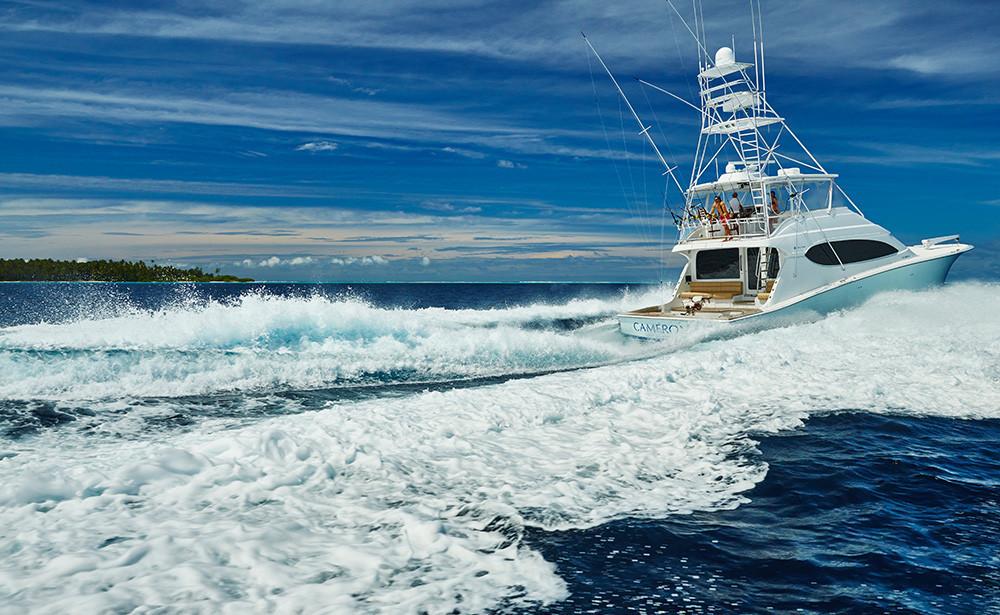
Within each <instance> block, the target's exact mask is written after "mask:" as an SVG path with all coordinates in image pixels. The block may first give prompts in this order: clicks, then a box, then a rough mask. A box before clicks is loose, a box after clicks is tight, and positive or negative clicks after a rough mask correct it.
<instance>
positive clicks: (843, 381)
mask: <svg viewBox="0 0 1000 615" xmlns="http://www.w3.org/2000/svg"><path fill="white" fill-rule="evenodd" d="M998 301H1000V287H998V286H996V285H987V284H961V285H955V286H950V287H946V288H942V289H937V290H933V291H928V292H923V293H895V294H886V295H881V296H879V297H876V298H875V299H874V300H872V301H870V302H869V303H868V304H866V305H864V306H862V307H861V308H859V309H856V310H852V311H847V312H843V313H838V314H834V315H831V316H829V317H828V318H825V319H823V320H820V321H817V322H812V323H806V324H800V325H795V326H789V327H785V328H780V329H773V330H768V331H762V332H757V333H753V334H748V335H743V336H738V337H734V338H731V339H725V340H714V341H713V340H709V341H704V342H702V343H698V344H694V345H692V346H690V347H684V348H676V349H674V351H673V352H662V353H660V354H658V355H657V356H652V357H651V356H648V354H643V353H645V352H647V351H648V349H649V348H655V347H656V346H657V345H655V344H639V345H637V346H636V347H638V348H639V349H641V352H638V353H637V354H638V358H635V359H634V360H629V361H624V362H623V361H622V359H623V358H628V357H629V356H634V355H630V353H633V352H635V351H634V347H633V345H632V344H629V343H626V342H623V341H621V340H616V339H614V338H613V337H605V338H602V337H601V336H599V335H595V336H594V337H592V338H591V337H588V336H580V335H579V332H574V331H565V330H555V329H548V328H545V327H542V328H540V329H539V328H530V329H529V328H526V326H525V323H528V322H535V321H537V320H538V319H539V318H540V317H539V314H540V313H546V314H547V315H546V316H545V318H552V317H553V316H552V314H560V315H566V316H556V317H576V316H577V315H579V314H580V313H581V312H585V313H587V314H590V315H593V316H594V318H595V319H596V320H600V319H602V318H605V317H606V316H607V315H608V314H610V313H612V312H614V311H616V310H617V309H619V308H618V306H617V305H613V302H603V303H601V302H599V303H598V304H595V305H594V306H592V307H588V308H586V309H575V308H573V307H571V306H569V304H567V305H565V306H538V307H537V308H531V307H529V308H517V309H515V310H495V311H485V312H478V311H464V312H463V311H452V312H447V311H442V310H401V311H394V310H379V309H375V308H372V307H371V306H367V305H365V304H361V303H352V302H331V301H326V300H319V299H309V300H293V301H284V300H273V299H268V298H263V297H261V298H244V299H242V300H241V301H240V302H238V303H236V304H233V305H216V304H211V305H206V306H203V307H199V308H197V309H192V310H187V311H167V312H162V313H148V314H139V315H129V316H121V317H119V320H115V319H107V320H102V321H93V322H85V323H75V324H72V325H34V326H25V327H18V328H14V329H6V330H3V331H2V333H0V348H2V352H3V353H4V356H5V357H6V358H5V359H4V360H5V361H10V362H11V364H12V365H14V366H15V367H14V368H15V369H18V370H21V371H19V372H18V374H19V378H28V377H30V378H31V379H30V382H29V383H28V384H24V383H18V384H15V383H13V382H11V381H10V379H9V378H5V379H4V380H3V381H2V382H3V386H4V387H11V388H5V389H3V390H4V391H5V393H4V394H5V395H7V396H11V395H21V396H29V395H35V396H38V397H45V396H49V395H79V394H84V393H87V392H89V390H88V389H81V388H74V387H75V385H72V384H71V380H72V379H73V378H75V379H76V380H81V379H85V378H86V377H90V378H91V381H93V382H97V381H100V382H105V384H104V385H102V386H107V387H112V386H114V383H115V382H122V381H123V382H124V383H125V384H123V385H122V387H123V389H122V391H121V393H120V395H122V396H123V397H127V396H129V395H135V394H142V393H143V392H144V391H149V390H163V389H164V388H170V390H172V391H174V392H179V391H182V390H183V391H186V392H188V393H190V392H193V391H217V390H221V389H225V388H227V387H229V388H231V387H232V386H233V383H238V384H237V385H236V386H239V387H256V386H276V385H289V384H291V385H293V386H301V385H302V383H311V382H313V381H312V380H310V379H309V378H305V379H302V380H295V378H296V376H295V375H294V374H293V370H294V365H295V363H296V361H301V362H302V363H303V364H304V365H305V366H309V365H310V361H311V356H312V355H317V356H319V357H328V358H330V360H331V361H332V360H334V359H335V358H336V357H345V356H346V357H349V360H347V359H344V360H343V362H344V363H348V362H351V361H355V362H361V361H365V360H366V361H368V363H365V365H368V366H369V367H367V368H366V369H368V370H369V371H372V372H380V370H381V372H384V371H386V368H385V365H386V364H387V363H388V364H390V365H396V364H397V363H395V362H396V361H403V362H404V364H405V365H406V366H407V368H409V369H425V370H426V371H427V373H434V374H453V373H466V374H467V373H484V372H496V371H503V369H507V368H510V369H513V370H522V369H524V368H525V366H527V367H528V368H529V369H551V368H560V367H566V366H579V365H587V364H601V363H608V362H612V361H614V362H613V363H612V364H604V365H597V366H596V367H593V368H591V369H584V370H574V371H563V372H556V373H547V374H544V375H538V376H535V377H531V378H523V379H518V380H509V381H506V382H501V383H497V384H490V385H484V386H476V387H469V388H461V389H452V390H446V391H425V392H420V393H415V394H412V395H406V396H399V397H388V398H376V399H368V400H365V401H360V402H343V401H339V402H337V401H335V402H329V403H326V404H325V405H324V406H323V407H322V408H321V409H319V410H316V411H310V412H301V413H298V414H289V415H285V416H280V417H274V418H269V419H262V420H258V421H255V422H252V423H249V424H242V425H238V426H230V427H229V428H227V429H223V428H221V426H218V425H211V424H205V425H203V426H202V427H201V428H200V429H197V430H189V431H179V432H160V433H157V434H154V435H153V436H147V437H145V438H127V439H115V438H97V439H89V440H88V439H84V438H79V439H77V440H74V439H72V437H71V436H69V435H67V433H66V432H65V431H64V430H50V431H47V432H43V433H41V434H40V435H38V436H37V437H35V438H34V439H32V440H31V441H30V442H23V441H17V440H15V441H11V442H9V443H7V444H0V446H2V447H3V449H2V450H0V524H2V526H3V527H17V528H19V532H18V534H17V536H16V537H14V536H12V535H8V536H7V537H5V538H3V539H2V541H0V553H3V555H4V558H3V564H0V579H2V580H3V582H2V583H0V586H2V587H9V588H12V591H11V594H10V595H9V596H8V597H7V598H6V602H7V604H9V605H11V606H12V607H16V608H21V609H25V610H31V609H33V608H38V607H40V606H41V605H45V607H46V608H49V609H51V610H53V611H57V610H60V609H69V610H84V611H89V612H98V611H102V610H129V609H132V608H136V607H138V606H140V605H145V606H147V607H148V608H155V607H156V606H167V605H169V607H168V608H178V609H182V610H185V611H193V612H216V611H220V610H222V609H223V606H224V607H225V608H227V609H232V610H234V611H235V610H239V609H240V608H242V609H244V610H248V611H253V612H270V611H280V612H296V611H300V610H318V609H324V610H327V611H330V612H345V613H347V612H358V611H361V612H413V613H417V612H429V613H449V612H453V611H454V610H459V611H467V612H476V611H482V610H484V609H490V608H503V607H506V606H512V605H527V604H535V603H546V602H552V601H556V600H559V599H560V598H562V597H564V596H565V595H566V587H565V584H564V583H563V581H562V580H561V578H560V576H559V571H558V570H556V569H555V568H554V567H553V566H552V565H551V564H549V563H548V562H546V561H545V560H544V559H543V558H542V557H541V556H540V555H539V554H538V553H537V552H536V551H534V550H533V549H531V547H530V545H527V544H525V543H524V542H523V541H522V534H523V531H524V529H525V528H526V527H536V528H543V529H561V528H581V527H589V526H593V525H595V524H600V523H604V522H607V521H609V520H611V519H616V518H621V517H636V516H638V517H658V516H664V515H669V514H684V513H688V512H691V511H712V510H720V509H728V508H734V507H737V506H739V505H740V503H741V502H743V501H745V497H746V496H745V495H744V494H745V493H746V492H747V491H748V490H749V489H751V488H752V487H753V486H754V485H756V484H757V483H758V482H759V481H761V480H762V479H763V478H764V476H765V474H766V472H767V466H766V464H764V463H763V462H762V461H761V459H760V457H759V454H758V453H757V450H756V438H758V437H759V436H760V435H762V434H768V433H775V432H778V431H781V430H788V429H793V428H795V427H797V426H800V425H801V424H802V422H803V421H805V420H807V419H808V417H809V416H811V415H814V414H816V413H818V412H839V411H855V412H879V413H913V414H918V415H942V416H953V417H959V418H965V419H975V418H982V417H1000V386H998V385H1000V314H997V313H995V310H989V309H988V308H989V306H993V305H997V304H998ZM518 310H520V312H519V311H518ZM574 312H575V313H574ZM334 314H336V317H334ZM251 315H252V316H253V317H252V318H251ZM331 340H335V342H332V341H331ZM331 343H335V344H337V345H335V346H330V344H331ZM383 343H384V344H386V345H388V349H387V350H385V351H382V350H381V349H379V344H383ZM197 348H202V349H205V350H209V351H211V352H218V353H219V354H218V355H217V356H215V355H213V358H212V360H211V361H209V362H208V363H205V364H201V365H202V367H203V368H204V369H218V368H219V367H220V366H226V365H228V364H227V363H226V359H224V357H227V356H229V354H226V353H233V354H235V355H237V356H239V355H240V354H241V353H243V354H251V355H253V353H249V349H255V351H259V352H257V355H259V356H256V357H255V359H254V360H255V361H258V362H257V363H255V364H254V366H255V367H248V368H246V372H239V371H238V370H237V372H236V373H235V374H234V373H229V372H226V373H224V374H223V375H222V376H218V375H215V376H214V379H211V380H204V381H199V380H198V379H197V377H196V375H197V373H196V370H194V369H193V368H191V369H190V370H189V371H179V372H176V373H174V372H169V374H170V375H169V377H160V378H153V379H151V380H148V381H146V382H145V384H140V382H142V381H141V380H140V378H139V377H138V374H140V373H142V372H140V371H136V370H134V369H132V371H128V370H126V371H125V372H124V373H125V374H133V375H135V377H134V378H133V379H132V380H129V379H128V378H125V379H112V378H108V379H107V380H106V381H101V380H100V378H99V377H98V376H99V374H98V372H97V371H96V370H97V369H98V368H97V367H95V368H93V369H94V371H93V372H88V371H86V370H82V369H80V368H79V366H80V365H84V363H77V361H79V360H80V358H79V357H80V355H79V354H78V353H81V352H83V353H85V355H84V356H89V357H90V358H89V359H88V360H90V361H92V362H97V361H98V359H97V358H95V357H97V356H100V357H101V358H100V360H101V361H107V360H108V359H107V358H106V357H105V355H107V356H108V357H110V356H112V355H113V354H114V353H115V352H124V353H126V354H129V353H138V354H134V356H133V358H135V357H146V356H156V355H157V353H171V352H178V353H180V352H184V353H192V352H194V351H195V349H197ZM98 349H99V350H98ZM265 349H266V352H265ZM32 353H35V354H32ZM86 353H90V354H89V355H88V354H86ZM142 353H153V355H148V354H142ZM282 353H287V354H289V355H290V356H291V357H293V359H294V360H292V361H290V362H289V364H288V368H287V370H285V369H284V368H280V369H279V368H274V372H270V373H268V374H266V375H265V376H263V377H260V376H257V375H255V374H254V370H255V369H262V368H261V366H264V365H271V366H274V365H282V364H281V363H279V362H270V363H269V362H268V361H272V359H271V357H270V356H269V355H271V354H273V355H281V354H282ZM365 353H367V358H364V356H363V355H364V354H365ZM482 355H485V358H484V357H483V356H482ZM25 356H27V357H28V358H27V359H24V358H23V357H25ZM185 356H186V355H185ZM22 360H23V361H27V362H29V363H30V362H31V361H36V363H34V364H32V365H33V366H34V369H36V370H42V369H44V370H50V371H51V370H56V369H59V366H60V365H61V366H64V367H65V368H66V369H67V370H77V371H75V373H74V374H73V376H72V378H71V377H66V379H65V380H56V381H46V380H44V376H45V375H44V374H34V375H31V370H30V369H27V368H25V367H24V366H23V365H20V366H18V365H17V362H18V361H22ZM317 360H319V359H317ZM37 361H48V363H37ZM141 361H142V359H141V358H140V359H139V362H140V363H141ZM60 362H61V363H60ZM91 364H92V365H100V366H101V368H104V367H105V366H106V365H108V364H107V363H103V364H101V363H91ZM329 365H332V363H330V364H329ZM4 369H11V365H8V366H7V367H5V368H4ZM130 369H131V368H130ZM185 369H187V368H185ZM226 369H229V368H228V367H227V368H226ZM352 369H354V368H352ZM463 370H465V371H463ZM477 370H478V371H477ZM153 371H155V370H152V369H150V370H149V373H150V374H152V373H153ZM364 371H365V370H364V369H358V370H357V372H353V373H363V372H364ZM241 373H242V374H244V376H242V377H243V378H244V379H243V380H241V376H240V374H241ZM340 373H343V372H338V374H340ZM275 374H280V375H275ZM81 377H83V378H81ZM341 377H342V376H341ZM317 378H318V376H317ZM332 381H334V380H331V379H330V378H329V376H327V377H326V379H325V380H322V382H323V383H327V384H328V383H329V382H332ZM151 382H153V383H157V384H156V385H155V386H151V385H149V383H151ZM227 382H228V383H230V384H225V383H227ZM130 383H131V384H130ZM144 387H145V388H144ZM156 387H161V388H156ZM171 387H172V388H171ZM94 390H95V391H96V390H100V391H101V392H102V395H109V394H110V388H109V389H99V387H98V388H96V389H94ZM175 403H177V404H182V403H185V401H184V400H183V399H177V400H176V401H175ZM288 403H297V402H295V401H289V402H288Z"/></svg>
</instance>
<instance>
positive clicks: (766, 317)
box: [618, 246, 971, 339]
mask: <svg viewBox="0 0 1000 615" xmlns="http://www.w3.org/2000/svg"><path fill="white" fill-rule="evenodd" d="M969 249H971V246H959V247H958V249H950V250H948V253H946V254H942V255H940V256H936V255H935V256H930V257H924V258H919V259H914V260H910V261H903V262H900V263H898V264H896V265H895V266H893V267H891V268H889V269H885V270H876V271H874V272H871V273H868V274H861V275H857V276H853V277H852V278H848V279H846V280H842V281H840V282H838V283H836V284H832V285H829V286H826V287H823V288H820V289H817V290H815V291H813V292H811V293H805V294H804V295H802V296H801V297H800V298H797V299H795V300H790V301H785V302H783V303H782V304H779V305H776V306H774V307H770V308H765V309H764V310H763V311H761V312H758V313H756V314H750V315H747V316H742V317H739V318H733V319H731V320H722V319H714V318H697V317H695V318H691V317H671V316H662V315H656V314H650V315H645V314H619V316H618V324H619V329H620V330H621V332H622V333H623V334H625V335H629V336H632V337H641V338H646V339H667V338H670V337H673V336H676V335H677V334H680V333H682V332H689V331H692V330H701V331H711V330H713V329H715V330H719V329H726V330H728V329H731V328H733V327H740V328H743V327H747V328H749V327H753V328H758V327H760V328H768V327H774V326H780V325H783V324H788V323H790V322H800V321H806V320H811V319H814V318H817V317H820V316H823V315H825V314H829V313H830V312H834V311H837V310H842V309H847V308H851V307H854V306H857V305H860V304H861V303H864V302H865V301H867V300H868V299H870V298H871V297H872V296H874V295H876V294H878V293H881V292H886V291H893V290H922V289H925V288H930V287H933V286H937V285H940V284H943V283H944V281H945V278H946V277H947V276H948V271H949V270H950V269H951V266H952V265H953V264H954V263H955V259H957V258H958V257H959V255H961V254H962V253H963V252H965V251H967V250H969ZM942 251H943V250H942Z"/></svg>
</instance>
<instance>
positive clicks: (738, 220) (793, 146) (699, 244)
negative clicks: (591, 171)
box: [584, 3, 972, 338]
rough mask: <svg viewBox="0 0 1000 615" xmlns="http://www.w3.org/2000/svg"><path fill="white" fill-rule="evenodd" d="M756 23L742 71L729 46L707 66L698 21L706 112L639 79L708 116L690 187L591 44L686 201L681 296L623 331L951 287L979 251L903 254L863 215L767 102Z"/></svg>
mask: <svg viewBox="0 0 1000 615" xmlns="http://www.w3.org/2000/svg"><path fill="white" fill-rule="evenodd" d="M670 6H671V8H672V9H673V8H674V7H673V5H672V4H671V5H670ZM751 6H753V4H752V3H751ZM674 11H675V12H676V9H674ZM678 17H680V14H679V13H678ZM681 19H682V20H683V17H682V18H681ZM752 21H753V32H754V44H753V51H754V58H753V60H754V61H753V62H738V61H737V60H736V56H735V53H734V52H733V49H731V48H730V47H728V46H727V47H722V48H720V49H718V51H717V52H716V53H715V54H714V55H712V56H710V55H709V54H708V53H707V51H706V48H705V38H704V33H703V26H701V27H699V24H698V23H697V22H696V24H695V28H694V29H693V30H692V29H691V28H690V27H689V28H688V30H689V32H691V34H692V36H693V37H694V38H695V39H696V41H697V43H698V47H699V57H700V58H701V60H700V61H699V71H698V85H699V92H700V104H697V105H696V104H693V103H690V102H687V101H685V100H683V99H682V98H681V97H679V96H676V95H675V94H672V93H670V92H668V91H667V90H664V89H663V88H660V87H658V86H655V85H653V84H651V83H648V82H645V81H641V80H640V81H641V83H642V84H644V85H645V86H648V87H652V88H654V89H656V90H659V91H660V92H663V93H665V94H667V95H669V96H671V97H673V98H675V99H677V100H680V101H681V102H684V103H685V104H687V105H688V106H690V107H692V108H694V109H695V110H696V111H697V112H698V113H699V115H700V117H701V130H700V134H699V139H698V146H697V148H696V153H695V158H694V161H693V164H692V170H691V177H690V180H689V181H688V182H687V188H683V187H682V186H681V183H680V181H679V180H678V178H677V175H676V170H677V168H676V167H674V166H671V165H669V164H668V163H667V161H666V159H665V158H664V157H663V156H662V154H660V151H659V149H658V148H657V145H656V143H655V141H654V140H653V138H652V136H651V135H650V128H651V126H647V125H645V124H643V122H642V120H641V119H640V117H639V115H638V114H637V113H636V111H635V109H634V108H633V107H632V105H631V103H630V102H629V100H628V97H627V96H626V95H625V92H624V91H623V90H622V88H621V86H620V85H619V83H618V81H617V80H616V79H615V77H614V75H613V74H612V73H611V70H610V69H609V68H608V66H607V65H606V64H605V63H604V60H603V59H602V58H601V56H600V55H599V54H598V53H597V51H596V50H595V49H594V47H593V46H592V45H591V44H590V41H589V40H588V41H587V45H588V46H589V47H590V49H591V51H592V52H593V53H594V55H595V56H596V57H597V59H598V61H599V62H600V65H601V66H602V67H603V68H604V70H605V71H606V72H607V74H608V76H609V77H610V78H611V81H612V83H613V84H614V86H615V88H616V89H617V91H618V93H619V94H620V95H621V97H622V99H623V100H624V102H625V103H626V105H627V108H628V110H629V111H630V113H631V114H632V116H633V117H634V119H635V120H636V121H637V122H638V124H639V127H640V133H639V134H640V135H642V136H643V137H644V138H645V139H646V140H647V141H648V142H649V144H650V145H651V146H652V148H653V151H654V152H655V153H656V155H657V157H658V158H659V160H660V162H661V163H662V164H663V166H664V168H665V171H664V175H668V176H669V177H670V179H671V181H672V182H673V184H674V185H676V187H677V188H678V189H679V190H680V191H681V192H682V193H683V194H684V211H683V213H682V214H681V215H679V216H675V223H676V226H677V229H678V237H677V242H676V244H675V245H674V246H673V248H672V252H673V253H675V254H679V255H682V256H683V257H685V259H686V264H685V265H684V267H683V269H682V271H681V274H680V277H679V279H678V282H677V284H676V286H675V288H674V294H673V296H672V297H670V298H668V299H667V300H666V301H665V302H664V303H663V304H661V305H656V306H651V307H647V308H643V309H640V310H635V311H632V312H628V313H624V314H620V315H619V317H618V320H619V323H620V328H621V331H622V333H625V334H627V335H631V336H637V337H645V338H663V337H667V336H670V335H672V334H675V333H677V332H679V331H681V330H683V329H685V328H688V327H690V326H692V325H697V326H707V325H712V324H714V325H720V324H727V325H729V324H736V323H741V324H742V323H761V324H764V321H765V318H766V319H767V320H768V321H771V320H777V317H778V316H783V317H785V316H786V317H789V318H796V319H797V318H801V317H803V316H804V315H808V314H823V313H827V312H830V311H832V310H837V309H842V308H845V307H850V306H852V305H856V304H858V303H860V302H862V301H864V300H865V299H867V298H868V297H870V296H871V295H872V294H874V293H876V292H881V291H885V290H894V289H919V288H925V287H927V286H931V285H935V284H940V283H943V282H944V279H945V277H946V276H947V274H948V270H949V269H950V268H951V265H952V263H954V261H955V259H956V258H958V256H959V255H960V254H962V253H963V252H966V251H968V250H970V249H972V246H970V245H966V244H961V243H958V239H959V238H958V236H957V235H953V236H945V237H935V238H933V239H927V240H924V241H923V242H922V243H921V244H919V245H913V246H907V245H904V244H903V243H902V242H900V241H899V240H898V239H896V238H895V237H893V236H892V234H891V233H890V232H889V231H887V230H886V229H884V228H883V227H881V226H879V225H877V224H875V223H873V222H871V221H870V220H868V219H867V218H866V217H865V216H864V214H863V213H862V211H861V209H860V208H858V206H857V205H855V203H854V202H853V201H852V200H851V199H850V197H849V196H848V195H847V194H846V193H845V192H844V191H843V190H842V189H841V188H840V186H839V185H838V183H837V179H838V176H837V175H836V174H834V173H830V172H828V171H827V170H826V168H824V167H823V165H822V164H820V162H819V161H818V160H817V159H816V158H815V157H814V156H813V155H812V153H811V152H810V151H809V150H808V149H807V148H806V146H805V145H804V144H803V143H802V141H801V140H800V139H799V138H798V136H797V135H796V134H795V133H794V132H793V131H792V129H791V128H790V127H789V126H788V124H787V122H786V121H785V119H784V118H783V117H781V116H780V115H779V114H778V113H777V112H776V111H775V109H774V107H773V106H772V105H771V104H770V102H769V101H768V99H767V93H766V87H765V86H766V78H765V76H764V70H763V68H764V66H763V65H764V52H763V41H762V38H763V28H762V25H763V24H762V21H761V19H760V14H759V11H754V12H753V19H752ZM685 25H687V24H686V22H685ZM695 32H699V34H696V33H695ZM584 38H585V39H586V37H584Z"/></svg>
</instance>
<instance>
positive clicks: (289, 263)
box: [233, 256, 317, 267]
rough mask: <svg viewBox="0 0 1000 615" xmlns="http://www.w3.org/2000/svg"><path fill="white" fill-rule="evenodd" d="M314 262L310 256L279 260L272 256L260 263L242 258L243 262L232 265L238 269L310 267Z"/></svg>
mask: <svg viewBox="0 0 1000 615" xmlns="http://www.w3.org/2000/svg"><path fill="white" fill-rule="evenodd" d="M315 262H317V260H316V259H315V258H313V257H311V256H296V257H293V258H279V257H277V256H272V257H270V258H265V259H264V260H260V261H255V260H252V259H249V258H244V259H243V260H241V261H236V262H235V263H233V264H234V265H237V266H240V267H299V266H302V265H311V264H313V263H315Z"/></svg>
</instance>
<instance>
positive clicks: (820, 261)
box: [806, 239, 898, 265]
mask: <svg viewBox="0 0 1000 615" xmlns="http://www.w3.org/2000/svg"><path fill="white" fill-rule="evenodd" d="M834 250H836V251H837V253H836V254H834V253H833V252H834ZM896 252H898V250H896V248H894V247H892V246H890V245H889V244H887V243H884V242H881V241H874V240H872V239H847V240H845V241H834V242H833V250H831V249H830V244H829V243H818V244H816V245H814V246H813V247H811V248H809V250H807V251H806V258H808V259H809V260H811V261H812V262H814V263H816V264H817V265H837V264H839V263H838V262H837V257H838V256H839V257H840V262H842V263H844V264H845V265H846V264H848V263H860V262H861V261H870V260H872V259H875V258H882V257H883V256H889V255H890V254H895V253H896Z"/></svg>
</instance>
